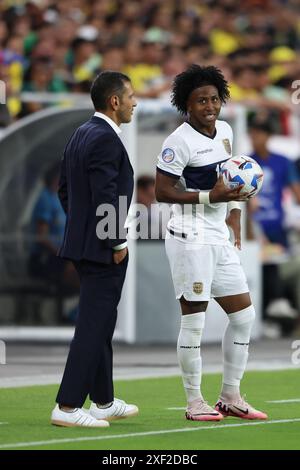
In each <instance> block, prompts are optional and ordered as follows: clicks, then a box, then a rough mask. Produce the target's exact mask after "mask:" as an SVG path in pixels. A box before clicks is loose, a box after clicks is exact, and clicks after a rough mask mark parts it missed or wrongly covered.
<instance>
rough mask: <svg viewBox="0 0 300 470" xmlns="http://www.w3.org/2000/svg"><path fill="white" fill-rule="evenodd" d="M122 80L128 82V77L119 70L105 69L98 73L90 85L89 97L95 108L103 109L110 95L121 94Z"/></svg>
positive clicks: (105, 107) (122, 88)
mask: <svg viewBox="0 0 300 470" xmlns="http://www.w3.org/2000/svg"><path fill="white" fill-rule="evenodd" d="M124 82H130V78H129V77H127V75H124V74H123V73H121V72H112V71H110V70H106V71H105V72H101V73H99V75H97V77H96V78H95V80H94V81H93V83H92V86H91V98H92V102H93V104H94V107H95V109H96V110H100V111H105V110H106V109H107V101H108V99H109V98H110V97H111V96H112V95H117V96H119V97H121V96H122V94H123V92H124Z"/></svg>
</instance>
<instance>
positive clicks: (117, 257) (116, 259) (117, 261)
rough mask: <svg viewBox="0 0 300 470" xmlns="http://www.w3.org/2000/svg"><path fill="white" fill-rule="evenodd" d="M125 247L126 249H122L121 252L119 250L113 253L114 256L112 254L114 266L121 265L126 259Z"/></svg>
mask: <svg viewBox="0 0 300 470" xmlns="http://www.w3.org/2000/svg"><path fill="white" fill-rule="evenodd" d="M127 252H128V250H127V247H126V248H123V250H119V251H114V254H113V258H114V263H115V264H120V263H122V261H123V259H124V258H125V257H126V255H127Z"/></svg>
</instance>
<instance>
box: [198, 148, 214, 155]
mask: <svg viewBox="0 0 300 470" xmlns="http://www.w3.org/2000/svg"><path fill="white" fill-rule="evenodd" d="M212 151H213V149H205V150H198V152H197V155H202V154H203V153H209V152H212Z"/></svg>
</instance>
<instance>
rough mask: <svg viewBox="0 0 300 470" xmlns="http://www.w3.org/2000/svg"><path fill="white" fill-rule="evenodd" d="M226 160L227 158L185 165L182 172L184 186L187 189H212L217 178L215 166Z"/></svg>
mask: <svg viewBox="0 0 300 470" xmlns="http://www.w3.org/2000/svg"><path fill="white" fill-rule="evenodd" d="M227 160H228V158H226V159H225V160H221V161H219V162H215V163H211V164H210V165H204V166H186V167H185V169H184V170H183V173H182V176H183V177H184V179H185V184H186V187H187V188H189V189H212V188H213V187H214V185H215V184H216V182H217V179H218V174H217V171H216V168H217V166H218V165H219V164H220V163H223V162H226V161H227Z"/></svg>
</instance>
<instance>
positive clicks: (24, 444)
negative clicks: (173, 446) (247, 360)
mask: <svg viewBox="0 0 300 470" xmlns="http://www.w3.org/2000/svg"><path fill="white" fill-rule="evenodd" d="M294 422H300V418H293V419H275V420H273V421H255V422H251V423H238V424H217V425H212V426H199V427H194V428H181V429H165V430H162V431H148V432H133V433H130V434H112V435H110V436H94V437H92V436H88V437H75V438H69V439H49V440H48V441H33V442H13V443H10V444H1V445H0V449H7V448H16V447H33V446H45V445H51V444H65V443H69V442H84V441H104V440H108V439H123V438H124V437H142V436H157V435H160V434H174V433H179V432H191V431H205V430H206V431H207V430H209V431H210V430H214V429H224V428H240V427H243V426H264V425H266V424H282V423H294Z"/></svg>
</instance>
